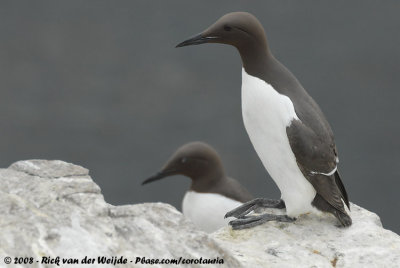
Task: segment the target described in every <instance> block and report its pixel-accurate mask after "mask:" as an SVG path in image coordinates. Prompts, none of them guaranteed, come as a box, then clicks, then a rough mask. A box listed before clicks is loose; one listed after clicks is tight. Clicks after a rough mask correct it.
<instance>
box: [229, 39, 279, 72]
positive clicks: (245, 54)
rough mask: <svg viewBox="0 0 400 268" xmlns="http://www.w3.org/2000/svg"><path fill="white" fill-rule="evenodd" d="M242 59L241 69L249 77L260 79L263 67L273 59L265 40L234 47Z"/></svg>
mask: <svg viewBox="0 0 400 268" xmlns="http://www.w3.org/2000/svg"><path fill="white" fill-rule="evenodd" d="M236 48H237V49H238V51H239V54H240V57H241V58H242V63H243V68H244V69H245V70H246V72H247V73H248V74H250V75H253V76H256V77H260V74H261V73H262V72H263V71H264V70H265V67H266V66H267V65H268V63H269V62H270V61H271V60H272V59H273V56H272V54H271V52H270V50H269V47H268V45H267V41H266V39H264V38H263V39H262V40H261V41H255V40H253V41H252V42H246V43H244V44H241V45H238V46H236Z"/></svg>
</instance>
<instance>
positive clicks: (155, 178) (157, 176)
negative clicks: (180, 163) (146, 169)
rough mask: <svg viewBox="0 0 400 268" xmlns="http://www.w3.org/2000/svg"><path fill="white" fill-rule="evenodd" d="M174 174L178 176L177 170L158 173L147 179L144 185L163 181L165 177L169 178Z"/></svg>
mask: <svg viewBox="0 0 400 268" xmlns="http://www.w3.org/2000/svg"><path fill="white" fill-rule="evenodd" d="M174 174H176V170H163V171H160V172H157V173H156V174H154V175H153V176H151V177H150V178H147V179H146V180H144V181H143V182H142V185H145V184H147V183H150V182H153V181H158V180H161V179H162V178H165V177H168V176H171V175H174Z"/></svg>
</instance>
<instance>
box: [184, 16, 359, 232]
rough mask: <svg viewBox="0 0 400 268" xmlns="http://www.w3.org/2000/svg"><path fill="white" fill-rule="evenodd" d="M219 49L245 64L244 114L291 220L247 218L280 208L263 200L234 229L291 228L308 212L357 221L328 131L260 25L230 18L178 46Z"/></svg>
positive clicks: (238, 212) (248, 207)
mask: <svg viewBox="0 0 400 268" xmlns="http://www.w3.org/2000/svg"><path fill="white" fill-rule="evenodd" d="M203 43H221V44H227V45H232V46H234V47H236V48H237V50H238V51H239V54H240V56H241V59H242V63H243V69H242V115H243V121H244V125H245V128H246V131H247V133H248V135H249V137H250V140H251V142H252V144H253V146H254V148H255V150H256V152H257V154H258V156H259V157H260V159H261V161H262V163H263V164H264V167H265V168H266V169H267V171H268V172H269V174H270V175H271V177H272V179H273V180H274V181H275V183H276V184H277V185H278V187H279V189H280V191H281V199H282V200H283V201H284V204H285V206H286V215H273V214H262V215H258V216H246V215H247V214H248V213H250V212H252V211H254V209H256V208H258V207H272V208H276V204H277V202H276V201H275V202H273V201H271V200H269V199H263V198H258V199H255V200H252V201H249V202H247V203H246V204H244V205H242V206H240V207H238V208H236V209H234V210H232V211H229V212H228V213H227V214H226V217H231V216H233V217H236V218H238V219H236V220H234V221H231V222H230V225H232V227H233V228H234V229H243V228H249V227H253V226H256V225H259V224H262V223H264V222H266V221H271V220H276V221H286V222H290V221H293V220H295V218H296V217H297V216H299V215H301V214H305V213H308V212H317V211H323V212H329V213H332V214H333V215H334V216H335V217H336V218H337V219H338V220H339V221H340V223H341V224H342V225H343V226H350V225H351V223H352V221H351V218H350V216H349V215H348V213H347V211H346V209H345V205H346V206H347V207H348V208H349V209H350V206H349V201H348V196H347V193H346V190H345V187H344V185H343V183H342V181H341V179H340V175H339V172H338V169H337V164H338V162H339V158H338V154H337V149H336V145H335V142H334V137H333V133H332V130H331V127H330V125H329V123H328V122H327V120H326V119H325V116H324V115H323V113H322V111H321V110H320V108H319V106H318V105H317V103H316V102H315V101H314V100H313V99H312V98H311V96H310V95H309V94H308V93H307V92H306V91H305V89H304V88H303V87H302V85H301V84H300V83H299V81H298V80H297V79H296V77H295V76H294V75H293V74H292V73H291V72H290V71H289V70H288V69H287V68H286V67H285V66H283V65H282V64H281V63H280V62H279V61H278V60H277V59H275V57H274V56H273V55H272V53H271V51H270V49H269V47H268V44H267V38H266V35H265V32H264V28H263V27H262V25H261V23H260V22H259V21H258V20H257V18H256V17H254V16H253V15H251V14H249V13H246V12H234V13H229V14H226V15H224V16H223V17H221V18H220V19H219V20H217V21H216V22H215V23H214V24H213V25H211V26H210V27H209V28H207V29H206V30H205V31H203V32H202V33H200V34H198V35H196V36H194V37H192V38H190V39H188V40H186V41H184V42H182V43H180V44H178V45H177V47H183V46H189V45H198V44H203Z"/></svg>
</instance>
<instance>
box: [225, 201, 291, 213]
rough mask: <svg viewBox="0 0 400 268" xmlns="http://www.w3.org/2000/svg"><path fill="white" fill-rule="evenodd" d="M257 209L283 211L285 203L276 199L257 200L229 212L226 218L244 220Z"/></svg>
mask: <svg viewBox="0 0 400 268" xmlns="http://www.w3.org/2000/svg"><path fill="white" fill-rule="evenodd" d="M257 208H278V209H282V208H285V202H284V201H283V200H282V199H280V200H274V199H267V198H256V199H254V200H251V201H249V202H246V203H244V204H243V205H241V206H239V207H237V208H235V209H233V210H231V211H229V212H228V213H226V214H225V218H228V217H235V218H243V217H244V216H246V215H247V214H249V213H250V212H252V211H254V210H255V209H257Z"/></svg>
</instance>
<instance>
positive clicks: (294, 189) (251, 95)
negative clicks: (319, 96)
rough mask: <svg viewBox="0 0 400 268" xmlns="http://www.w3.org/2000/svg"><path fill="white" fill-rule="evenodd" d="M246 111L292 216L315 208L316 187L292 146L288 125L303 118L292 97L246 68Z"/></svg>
mask: <svg viewBox="0 0 400 268" xmlns="http://www.w3.org/2000/svg"><path fill="white" fill-rule="evenodd" d="M242 114H243V121H244V125H245V128H246V131H247V133H248V134H249V137H250V140H251V142H252V144H253V146H254V149H255V150H256V152H257V154H258V156H259V157H260V159H261V161H262V163H263V164H264V167H265V168H266V169H267V170H268V172H269V174H270V175H271V177H272V179H273V180H274V181H275V183H276V184H277V185H278V187H279V189H280V191H281V194H282V199H283V200H284V201H285V204H286V211H287V214H288V216H291V217H295V216H298V215H299V214H302V213H306V212H310V211H315V210H314V209H313V208H312V206H311V202H312V200H313V199H314V197H315V194H316V192H315V189H314V188H313V187H312V185H311V184H310V183H309V182H308V181H307V179H306V178H304V176H303V174H302V173H301V171H300V169H299V167H298V166H297V163H296V158H295V156H294V154H293V152H292V150H291V148H290V144H289V140H288V137H287V134H286V127H287V126H290V124H291V122H292V121H293V120H299V118H298V117H297V115H296V112H295V110H294V106H293V103H292V101H291V100H290V99H289V97H287V96H285V95H282V94H279V93H278V92H277V91H276V90H275V89H274V88H273V87H272V86H271V85H269V84H268V83H266V82H265V81H263V80H261V79H259V78H257V77H254V76H251V75H249V74H247V73H246V71H245V70H244V69H243V71H242Z"/></svg>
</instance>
